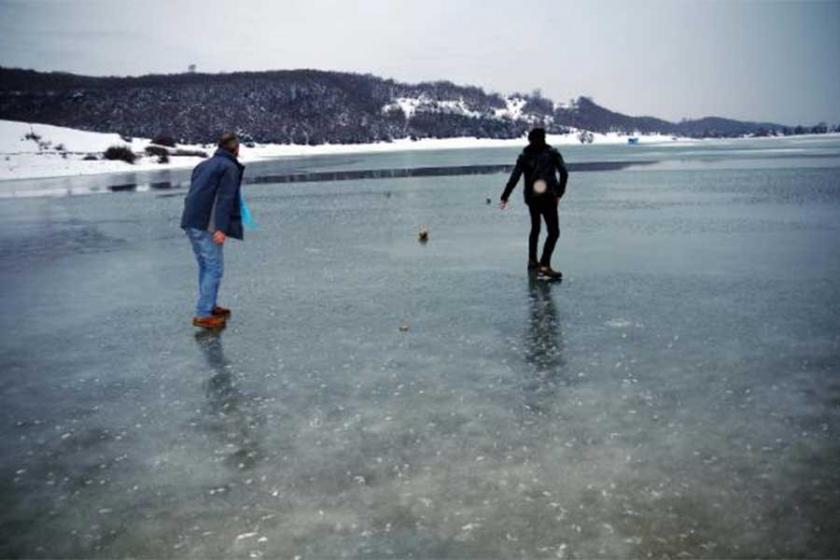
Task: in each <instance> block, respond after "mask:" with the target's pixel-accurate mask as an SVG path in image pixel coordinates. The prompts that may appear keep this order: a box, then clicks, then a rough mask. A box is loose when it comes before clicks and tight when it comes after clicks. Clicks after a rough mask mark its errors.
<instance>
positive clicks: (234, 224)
mask: <svg viewBox="0 0 840 560" xmlns="http://www.w3.org/2000/svg"><path fill="white" fill-rule="evenodd" d="M244 171H245V166H244V165H242V164H241V163H239V161H237V159H236V156H234V155H233V154H231V153H230V152H228V151H226V150H222V149H218V150H216V153H215V154H213V157H211V158H210V159H206V160H204V161H202V162H201V163H199V164H198V165H196V166H195V169H193V172H192V179H191V180H190V191H189V192H188V193H187V198H186V199H185V200H184V213H183V215H182V216H181V227H182V228H183V229H186V228H196V229H201V230H206V229H207V228H208V227H210V224H211V222H212V224H213V230H214V231H216V230H221V231H223V232H225V235H227V236H228V237H233V238H234V239H242V233H243V232H242V211H241V206H242V203H241V201H240V197H239V188H240V187H241V185H242V174H243V172H244ZM214 206H215V211H213V208H214ZM211 214H212V216H211Z"/></svg>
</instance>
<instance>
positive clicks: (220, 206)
mask: <svg viewBox="0 0 840 560" xmlns="http://www.w3.org/2000/svg"><path fill="white" fill-rule="evenodd" d="M238 173H239V171H238V170H237V169H235V168H234V167H233V166H230V167H228V169H226V170H225V172H224V173H222V176H221V177H220V178H219V188H218V190H217V191H216V214H215V222H214V223H215V229H216V231H222V232H224V234H225V235H229V234H230V231H229V230H230V218H231V216H232V215H233V208H234V204H236V190H237V189H238V188H239V177H238V175H237V174H238Z"/></svg>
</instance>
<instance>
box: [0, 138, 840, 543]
mask: <svg viewBox="0 0 840 560" xmlns="http://www.w3.org/2000/svg"><path fill="white" fill-rule="evenodd" d="M563 153H564V156H565V157H566V160H567V161H568V162H569V163H570V164H583V163H587V162H589V163H593V162H595V163H597V162H616V161H619V162H625V163H633V162H637V163H639V164H638V165H629V166H627V167H624V166H617V167H616V168H615V169H613V170H608V171H592V170H586V171H580V172H573V173H572V175H571V178H570V182H569V188H568V194H567V196H566V197H565V198H564V199H563V201H562V203H561V210H560V225H561V238H560V242H559V244H558V248H557V251H556V253H555V259H554V265H555V268H557V269H559V270H562V271H563V273H564V277H565V279H564V281H563V283H562V284H547V283H543V282H537V283H535V282H531V281H529V279H528V275H527V274H526V271H525V264H526V256H527V255H526V247H527V233H528V218H527V211H526V209H525V208H524V205H523V204H522V202H521V186H520V187H518V188H517V191H516V192H515V193H514V196H513V198H512V201H514V202H515V204H514V205H513V207H512V208H511V209H510V210H508V211H505V212H501V211H499V210H498V208H497V207H496V206H495V202H496V200H497V199H498V196H499V194H500V192H501V189H502V186H503V184H504V181H505V179H506V176H505V175H503V174H499V173H495V174H493V173H490V174H482V175H457V176H430V177H405V178H386V179H375V178H356V179H352V178H351V179H347V180H339V181H313V182H301V183H292V184H285V183H284V184H277V183H271V182H266V183H260V184H249V185H247V186H246V187H245V192H246V195H247V197H248V201H249V204H250V206H251V209H252V211H253V213H254V215H255V218H256V219H257V221H258V222H259V224H260V229H259V230H257V231H255V232H251V233H248V234H246V236H247V239H246V241H245V243H236V242H231V243H230V244H229V246H228V247H227V248H226V255H225V258H226V266H227V270H226V277H225V280H224V283H223V287H222V292H221V303H222V304H223V305H226V306H229V307H231V308H232V309H233V318H232V321H231V323H230V325H229V327H228V328H227V329H226V330H225V331H224V332H223V333H222V334H220V335H218V336H215V335H207V334H196V332H195V330H194V329H193V327H192V326H191V325H190V319H191V313H192V309H193V304H194V293H195V285H194V284H195V276H196V265H195V263H194V260H193V257H192V253H191V250H190V247H189V244H188V242H187V241H186V239H185V236H184V234H183V233H182V232H181V231H180V230H179V229H178V219H179V216H180V211H181V208H182V199H183V194H184V190H183V188H170V189H168V190H158V189H157V188H150V189H149V190H148V192H116V193H108V192H107V191H108V187H109V186H114V185H125V184H138V185H141V188H140V189H139V190H141V191H144V190H146V188H143V187H142V186H143V185H148V184H151V183H155V184H157V185H162V184H163V183H169V186H170V187H177V186H178V185H179V184H183V181H184V180H185V177H187V176H188V173H189V172H188V171H186V172H166V173H165V174H163V175H161V174H157V175H156V174H135V175H131V176H100V177H83V178H69V179H48V180H33V181H16V182H6V183H0V192H2V193H6V194H7V195H8V194H9V193H23V194H29V195H33V194H39V193H52V194H56V193H60V192H62V191H68V190H69V192H71V193H72V192H91V191H96V190H100V191H102V192H106V194H99V195H86V196H51V197H43V196H29V197H25V198H4V199H2V200H0V218H2V219H0V285H2V289H0V306H2V308H3V310H4V313H3V314H2V316H0V317H1V318H0V328H2V332H3V335H2V337H0V357H1V358H0V359H1V360H2V362H0V363H1V364H2V368H0V372H1V373H0V426H2V430H0V496H2V503H0V505H2V507H0V557H35V558H37V557H50V558H54V557H77V558H119V557H141V558H144V557H145V558H148V557H155V558H165V557H190V558H258V557H263V556H264V557H266V558H276V557H285V558H293V557H295V556H300V557H302V558H309V557H313V558H322V557H376V558H390V557H393V558H407V557H411V558H442V557H452V558H464V557H498V558H512V557H554V558H556V557H560V558H586V557H611V558H613V557H628V556H632V557H647V556H650V557H654V558H660V557H663V556H665V557H678V558H679V557H707V558H720V557H754V556H762V557H791V556H800V557H801V556H811V557H837V556H840V536H838V533H837V528H838V526H840V513H838V511H840V434H838V431H840V281H839V280H838V278H840V140H839V139H837V138H836V137H835V138H825V139H799V140H789V139H786V140H764V141H760V140H758V141H733V142H727V143H718V144H702V145H685V146H611V147H598V146H587V147H571V148H568V149H564V150H563ZM515 155H516V152H515V151H512V150H509V149H482V150H459V151H450V152H433V153H421V152H418V153H411V152H407V153H400V154H379V155H370V156H358V155H355V156H319V157H313V158H308V159H288V160H279V161H275V162H265V163H259V164H254V165H252V166H250V167H249V168H248V171H247V172H246V173H247V174H248V176H249V178H250V179H251V180H255V179H256V178H257V177H259V176H283V175H295V174H297V175H300V174H308V173H309V174H311V173H323V172H336V171H349V170H363V171H370V170H382V169H415V168H427V167H446V166H469V165H475V166H478V165H503V164H510V163H512V162H513V159H514V158H515ZM651 162H654V163H651ZM642 163H644V164H642ZM582 169H583V168H582ZM161 188H163V187H162V186H161ZM486 197H490V198H492V200H493V204H492V205H487V204H486V203H485V198H486ZM424 225H425V226H428V227H429V229H430V241H429V242H428V243H427V244H425V245H421V244H419V243H418V242H417V238H416V232H417V230H418V229H419V227H421V226H424ZM403 324H407V325H408V326H409V330H408V331H407V332H401V330H400V326H401V325H403Z"/></svg>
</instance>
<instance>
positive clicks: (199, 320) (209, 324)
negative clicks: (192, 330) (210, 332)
mask: <svg viewBox="0 0 840 560" xmlns="http://www.w3.org/2000/svg"><path fill="white" fill-rule="evenodd" d="M193 326H194V327H201V328H203V329H223V328H224V327H225V318H224V317H216V316H214V315H211V316H209V317H193Z"/></svg>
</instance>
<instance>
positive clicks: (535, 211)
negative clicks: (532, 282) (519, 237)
mask: <svg viewBox="0 0 840 560" xmlns="http://www.w3.org/2000/svg"><path fill="white" fill-rule="evenodd" d="M528 211H529V212H530V213H531V235H530V236H529V237H528V258H529V259H530V260H531V261H534V262H536V261H537V244H538V243H539V240H540V224H541V222H542V220H545V228H546V230H547V232H548V237H546V239H545V245H543V252H542V257H541V258H540V260H539V263H540V264H541V265H542V266H551V254H552V253H553V252H554V246H555V245H557V240H558V239H559V238H560V224H559V221H558V219H557V197H556V196H551V195H548V196H541V197H535V199H534V200H532V201H531V202H529V203H528Z"/></svg>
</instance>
